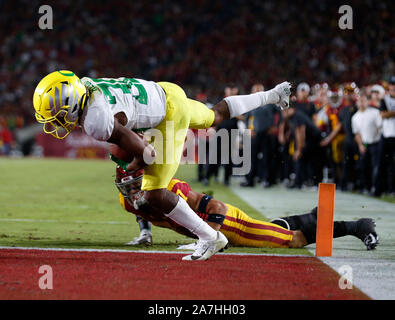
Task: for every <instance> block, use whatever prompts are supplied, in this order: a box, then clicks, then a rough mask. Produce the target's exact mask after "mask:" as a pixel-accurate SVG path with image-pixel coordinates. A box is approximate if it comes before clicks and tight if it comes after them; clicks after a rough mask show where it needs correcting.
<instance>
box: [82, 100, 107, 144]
mask: <svg viewBox="0 0 395 320" xmlns="http://www.w3.org/2000/svg"><path fill="white" fill-rule="evenodd" d="M83 126H84V130H85V132H86V133H87V134H88V135H89V136H91V137H93V138H95V139H96V140H99V141H107V140H108V139H109V138H110V137H111V134H112V131H113V130H114V116H113V114H112V112H111V110H109V109H107V108H103V107H99V106H97V105H90V106H89V108H88V111H87V114H86V117H85V120H84V125H83Z"/></svg>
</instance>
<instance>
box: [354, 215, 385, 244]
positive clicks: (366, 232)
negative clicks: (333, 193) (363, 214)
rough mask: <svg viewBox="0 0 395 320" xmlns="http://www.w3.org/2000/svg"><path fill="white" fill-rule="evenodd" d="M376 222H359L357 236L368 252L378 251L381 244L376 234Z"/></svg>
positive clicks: (363, 220) (364, 219)
mask: <svg viewBox="0 0 395 320" xmlns="http://www.w3.org/2000/svg"><path fill="white" fill-rule="evenodd" d="M375 227H376V222H375V221H374V220H373V219H370V218H362V219H359V220H357V226H356V231H355V236H356V237H357V238H358V239H360V240H361V241H362V242H363V243H364V244H365V246H366V249H367V250H373V249H376V247H377V245H378V244H379V237H378V235H377V233H376V228H375Z"/></svg>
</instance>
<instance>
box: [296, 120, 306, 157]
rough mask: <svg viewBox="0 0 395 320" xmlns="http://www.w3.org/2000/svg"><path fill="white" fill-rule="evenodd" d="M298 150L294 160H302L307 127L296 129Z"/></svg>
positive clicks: (302, 126)
mask: <svg viewBox="0 0 395 320" xmlns="http://www.w3.org/2000/svg"><path fill="white" fill-rule="evenodd" d="M295 140H296V150H295V153H294V155H293V158H294V160H298V159H300V157H301V156H302V151H303V149H304V147H305V145H306V125H301V126H298V127H296V129H295Z"/></svg>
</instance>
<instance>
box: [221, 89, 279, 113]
mask: <svg viewBox="0 0 395 320" xmlns="http://www.w3.org/2000/svg"><path fill="white" fill-rule="evenodd" d="M224 100H225V101H226V103H227V105H228V108H229V113H230V118H234V117H236V116H239V115H241V114H244V113H246V112H248V111H251V110H254V109H256V108H258V107H260V106H264V105H266V104H271V103H278V102H279V96H278V93H276V92H275V91H274V90H273V89H272V90H268V91H262V92H256V93H252V94H247V95H239V96H230V97H226V98H224Z"/></svg>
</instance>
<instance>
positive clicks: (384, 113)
mask: <svg viewBox="0 0 395 320" xmlns="http://www.w3.org/2000/svg"><path fill="white" fill-rule="evenodd" d="M380 114H381V117H382V118H383V119H388V118H393V117H395V111H381V112H380Z"/></svg>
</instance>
